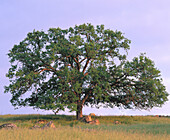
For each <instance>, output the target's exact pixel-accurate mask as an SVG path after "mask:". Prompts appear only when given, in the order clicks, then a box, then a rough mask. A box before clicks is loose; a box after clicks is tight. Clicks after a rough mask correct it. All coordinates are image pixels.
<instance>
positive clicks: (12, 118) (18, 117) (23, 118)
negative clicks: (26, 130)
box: [0, 114, 75, 122]
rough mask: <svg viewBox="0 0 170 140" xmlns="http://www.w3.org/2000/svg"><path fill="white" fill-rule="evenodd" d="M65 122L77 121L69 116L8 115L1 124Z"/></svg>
mask: <svg viewBox="0 0 170 140" xmlns="http://www.w3.org/2000/svg"><path fill="white" fill-rule="evenodd" d="M40 119H42V120H63V121H72V120H75V116H67V115H39V114H37V115H7V116H4V117H0V122H8V121H30V120H40Z"/></svg>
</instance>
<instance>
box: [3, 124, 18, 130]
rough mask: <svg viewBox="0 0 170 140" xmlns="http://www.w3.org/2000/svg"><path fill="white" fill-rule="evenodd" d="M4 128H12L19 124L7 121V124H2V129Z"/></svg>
mask: <svg viewBox="0 0 170 140" xmlns="http://www.w3.org/2000/svg"><path fill="white" fill-rule="evenodd" d="M2 128H6V129H11V128H17V126H16V125H15V124H13V123H6V124H2V125H0V129H2Z"/></svg>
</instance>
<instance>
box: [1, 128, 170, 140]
mask: <svg viewBox="0 0 170 140" xmlns="http://www.w3.org/2000/svg"><path fill="white" fill-rule="evenodd" d="M0 136H1V137H0V139H1V140H13V139H15V140H47V139H48V140H87V139H90V140H113V139H114V140H144V139H145V140H169V139H170V135H166V134H162V135H156V136H155V135H153V134H145V133H143V134H141V133H127V132H121V131H107V130H95V129H80V128H75V127H68V126H64V127H63V126H60V127H57V128H56V129H45V130H42V129H28V128H24V129H21V128H19V129H15V130H5V129H3V130H0Z"/></svg>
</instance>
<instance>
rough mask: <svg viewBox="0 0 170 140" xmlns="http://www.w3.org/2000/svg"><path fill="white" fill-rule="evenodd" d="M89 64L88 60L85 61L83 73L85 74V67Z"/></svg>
mask: <svg viewBox="0 0 170 140" xmlns="http://www.w3.org/2000/svg"><path fill="white" fill-rule="evenodd" d="M89 62H90V59H87V61H86V64H85V66H84V68H83V73H84V72H85V70H86V68H87V65H88V64H89Z"/></svg>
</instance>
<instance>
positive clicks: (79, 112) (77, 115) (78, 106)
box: [76, 104, 83, 120]
mask: <svg viewBox="0 0 170 140" xmlns="http://www.w3.org/2000/svg"><path fill="white" fill-rule="evenodd" d="M82 109H83V105H82V104H77V111H76V118H77V120H79V119H80V118H82V117H83V115H82Z"/></svg>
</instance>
